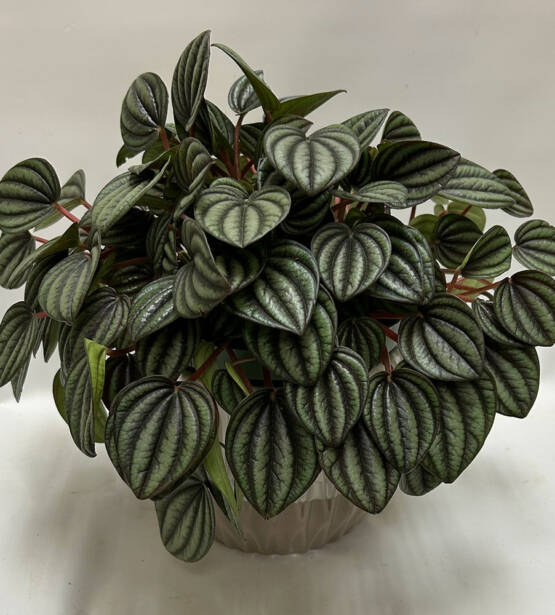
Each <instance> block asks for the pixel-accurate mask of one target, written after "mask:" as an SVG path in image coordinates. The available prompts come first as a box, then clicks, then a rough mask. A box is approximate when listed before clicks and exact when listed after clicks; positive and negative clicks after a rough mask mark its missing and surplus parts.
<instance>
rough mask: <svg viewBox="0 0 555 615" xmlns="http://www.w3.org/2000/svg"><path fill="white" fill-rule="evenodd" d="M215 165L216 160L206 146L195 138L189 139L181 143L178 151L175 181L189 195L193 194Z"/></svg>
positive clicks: (175, 164) (175, 162)
mask: <svg viewBox="0 0 555 615" xmlns="http://www.w3.org/2000/svg"><path fill="white" fill-rule="evenodd" d="M213 164H214V159H213V158H212V156H210V153H209V152H208V150H207V149H206V148H205V147H204V145H203V144H202V143H201V142H200V141H199V140H198V139H195V138H194V137H187V138H186V139H183V141H181V143H180V144H179V149H178V150H177V156H176V158H175V161H174V171H175V179H176V180H177V183H178V184H179V186H180V188H182V189H183V190H186V191H187V192H189V193H190V192H193V191H194V189H195V188H196V186H197V184H198V182H201V181H203V180H204V177H205V176H206V174H207V173H208V171H209V170H210V168H211V167H212V165H213ZM193 184H194V185H193Z"/></svg>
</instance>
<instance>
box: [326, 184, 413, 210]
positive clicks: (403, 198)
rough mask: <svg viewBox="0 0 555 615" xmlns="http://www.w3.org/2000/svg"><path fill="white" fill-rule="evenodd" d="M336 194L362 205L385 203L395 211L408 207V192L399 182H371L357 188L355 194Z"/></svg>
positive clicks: (337, 192)
mask: <svg viewBox="0 0 555 615" xmlns="http://www.w3.org/2000/svg"><path fill="white" fill-rule="evenodd" d="M334 194H335V195H336V196H339V197H342V198H344V199H349V200H350V201H359V202H360V203H384V204H386V205H388V206H389V207H392V208H393V209H405V208H406V207H407V197H408V190H407V189H406V188H405V186H403V184H400V183H399V182H392V181H377V182H371V183H369V184H365V185H364V186H361V187H360V188H357V189H356V190H355V191H354V192H344V191H343V190H336V191H335V192H334Z"/></svg>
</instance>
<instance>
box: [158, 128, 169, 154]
mask: <svg viewBox="0 0 555 615" xmlns="http://www.w3.org/2000/svg"><path fill="white" fill-rule="evenodd" d="M158 134H159V135H160V141H162V146H163V147H164V149H165V151H166V152H167V151H168V150H169V149H170V142H169V141H168V133H167V132H166V129H165V128H164V127H163V126H160V128H158Z"/></svg>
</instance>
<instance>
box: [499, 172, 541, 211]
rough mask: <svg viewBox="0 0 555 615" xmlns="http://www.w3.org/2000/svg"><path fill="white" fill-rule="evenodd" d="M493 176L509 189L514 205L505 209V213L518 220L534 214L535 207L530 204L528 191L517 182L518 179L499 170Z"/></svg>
mask: <svg viewBox="0 0 555 615" xmlns="http://www.w3.org/2000/svg"><path fill="white" fill-rule="evenodd" d="M493 174H494V175H495V176H496V177H497V178H498V179H499V180H500V181H501V183H503V184H504V185H505V187H506V188H508V190H509V192H510V194H511V196H512V197H513V200H514V203H512V204H511V205H509V206H507V207H503V211H505V212H507V213H508V214H510V215H511V216H516V217H517V218H526V217H528V216H531V215H532V214H533V213H534V207H533V206H532V203H531V202H530V198H529V197H528V195H527V194H526V191H525V190H524V188H523V187H522V185H521V184H520V182H519V181H518V180H517V178H516V177H515V176H514V175H513V174H512V173H509V171H505V169H497V171H494V172H493Z"/></svg>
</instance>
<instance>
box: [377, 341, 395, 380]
mask: <svg viewBox="0 0 555 615" xmlns="http://www.w3.org/2000/svg"><path fill="white" fill-rule="evenodd" d="M380 361H381V362H382V363H383V366H384V367H385V371H386V372H387V373H388V374H391V372H392V371H393V367H392V366H391V359H390V358H389V350H388V349H387V346H384V347H383V348H382V351H381V353H380Z"/></svg>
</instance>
